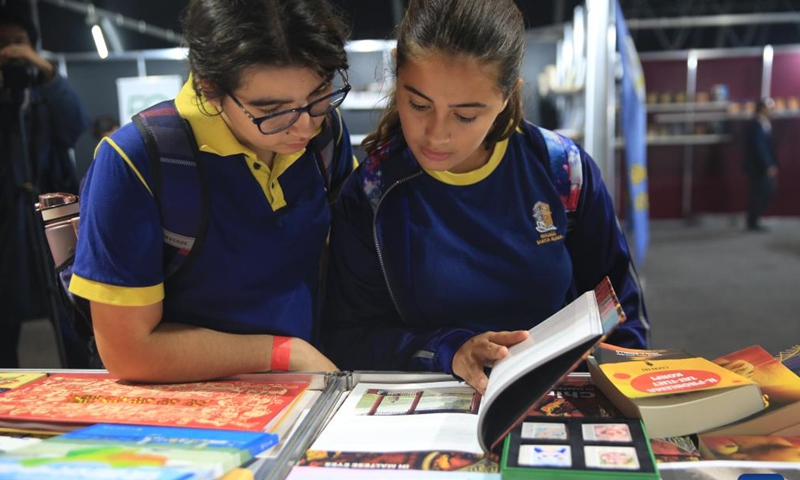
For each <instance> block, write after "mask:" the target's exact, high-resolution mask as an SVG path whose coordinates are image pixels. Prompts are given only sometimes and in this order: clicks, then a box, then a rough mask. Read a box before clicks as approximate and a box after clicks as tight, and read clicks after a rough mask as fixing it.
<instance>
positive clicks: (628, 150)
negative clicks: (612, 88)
mask: <svg viewBox="0 0 800 480" xmlns="http://www.w3.org/2000/svg"><path fill="white" fill-rule="evenodd" d="M616 11H617V50H619V53H620V56H621V57H622V85H621V89H622V93H621V98H620V103H621V110H620V112H621V114H622V136H623V137H624V140H625V157H624V158H625V165H626V167H627V169H628V172H627V173H628V175H627V177H628V193H629V195H628V196H629V200H630V202H629V204H628V209H627V211H628V222H627V223H628V230H629V231H630V232H632V234H633V255H634V257H633V258H634V262H635V263H636V264H637V265H641V264H642V262H643V261H644V256H645V253H646V252H647V244H648V243H649V240H650V235H649V220H650V202H649V197H648V193H647V110H646V106H645V90H644V72H643V71H642V64H641V63H640V62H639V55H638V54H637V52H636V46H635V45H634V44H633V39H632V38H631V35H630V32H629V31H628V26H627V25H625V18H624V17H623V16H622V8H620V6H619V2H617V8H616Z"/></svg>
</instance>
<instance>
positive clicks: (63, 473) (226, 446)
mask: <svg viewBox="0 0 800 480" xmlns="http://www.w3.org/2000/svg"><path fill="white" fill-rule="evenodd" d="M275 443H277V437H276V436H275V435H273V434H270V433H257V432H242V431H228V430H211V429H196V428H179V427H148V426H134V425H110V424H97V425H93V426H91V427H87V428H83V429H79V430H75V431H73V432H69V433H66V434H64V435H60V436H57V437H52V438H50V439H47V440H44V441H42V442H40V443H37V444H35V445H30V446H27V447H23V448H19V449H16V450H14V451H12V452H9V453H6V454H4V455H2V456H0V478H3V479H16V478H20V479H22V478H25V479H30V478H59V479H73V478H74V479H77V478H81V479H83V478H103V479H108V478H114V479H137V480H141V479H150V478H152V479H197V480H212V479H215V478H219V477H220V476H222V475H224V474H225V473H226V472H228V471H230V470H232V469H234V468H237V467H238V466H240V465H241V464H242V463H244V462H246V461H247V460H249V459H250V458H252V457H253V456H254V455H256V454H258V453H260V452H261V451H263V450H264V449H266V448H269V447H271V446H272V445H275Z"/></svg>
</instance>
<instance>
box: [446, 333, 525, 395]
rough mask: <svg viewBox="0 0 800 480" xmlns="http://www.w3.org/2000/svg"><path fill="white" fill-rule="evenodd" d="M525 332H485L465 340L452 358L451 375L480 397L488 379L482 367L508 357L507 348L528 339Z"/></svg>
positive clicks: (484, 390)
mask: <svg viewBox="0 0 800 480" xmlns="http://www.w3.org/2000/svg"><path fill="white" fill-rule="evenodd" d="M528 335H529V333H528V331H527V330H516V331H513V332H485V333H482V334H480V335H475V336H474V337H472V338H470V339H469V340H467V341H466V342H465V343H464V345H462V346H461V348H459V349H458V351H457V352H456V354H455V356H454V357H453V373H454V374H456V375H457V376H459V377H461V378H463V379H464V381H465V382H467V384H468V385H469V386H470V387H472V388H474V389H475V390H477V391H478V393H480V394H481V395H482V394H484V393H486V385H487V384H488V383H489V377H487V376H486V373H485V372H484V367H490V366H492V365H493V364H495V363H496V362H498V361H500V360H502V359H503V358H505V357H506V355H508V347H511V346H512V345H516V344H518V343H520V342H522V341H525V340H526V339H527V338H528Z"/></svg>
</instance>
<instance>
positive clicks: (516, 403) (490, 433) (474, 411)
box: [302, 279, 625, 473]
mask: <svg viewBox="0 0 800 480" xmlns="http://www.w3.org/2000/svg"><path fill="white" fill-rule="evenodd" d="M624 318H625V317H624V313H623V312H622V307H621V306H620V305H619V302H618V301H617V298H616V295H615V294H614V291H613V288H612V287H611V283H610V282H609V281H608V279H606V280H605V281H604V282H603V283H602V284H601V285H599V286H598V288H596V289H595V290H594V291H589V292H586V293H584V294H583V295H582V296H580V297H579V298H578V299H576V300H575V301H574V302H572V303H570V304H569V305H567V306H566V307H564V308H563V309H562V310H560V311H559V312H557V313H556V314H554V315H553V316H551V317H550V318H548V319H547V320H545V321H544V322H542V323H541V324H539V325H537V326H536V327H534V328H533V329H531V330H530V337H529V338H528V339H527V340H526V341H524V342H522V343H520V344H518V345H515V346H512V347H511V348H509V354H508V356H507V357H505V358H504V359H503V360H501V361H499V362H498V363H497V364H496V365H495V366H494V368H493V369H492V371H491V374H490V376H489V384H488V386H487V389H486V394H485V395H484V396H483V398H480V396H479V395H478V394H477V393H476V392H475V390H473V389H472V388H471V387H469V386H466V385H464V384H463V383H460V382H456V381H446V382H428V383H424V382H423V383H404V384H390V383H366V382H359V383H357V384H356V385H355V387H354V388H353V389H352V390H351V391H350V393H349V395H348V397H347V399H346V400H345V401H344V403H343V404H342V405H341V407H340V408H339V409H338V411H337V413H336V414H335V415H334V416H333V418H332V419H331V421H330V422H328V424H327V426H326V427H325V428H324V429H323V430H322V432H321V434H320V435H319V436H318V437H317V439H316V440H315V441H314V443H313V444H312V445H311V448H310V449H309V451H307V452H306V455H305V458H304V460H303V463H302V464H303V465H304V466H305V467H303V468H307V466H327V467H344V468H351V469H352V468H363V469H370V468H382V467H374V466H371V465H373V464H375V463H378V464H382V463H386V462H382V461H381V460H386V461H388V460H387V458H388V457H386V454H389V453H397V454H398V455H397V457H398V458H399V459H400V460H397V459H395V460H392V461H398V462H399V461H402V462H403V463H404V464H405V463H409V464H412V465H415V467H413V468H419V467H418V465H434V466H435V467H436V468H437V469H446V468H449V469H452V470H458V471H460V472H471V473H478V472H483V473H490V472H496V471H497V463H495V460H497V459H499V457H498V455H497V452H498V451H499V449H500V447H501V446H502V442H503V438H504V437H505V435H506V434H507V433H508V432H509V431H510V430H511V429H513V428H514V427H515V426H516V425H518V424H519V423H521V422H522V421H523V420H524V419H525V418H526V417H527V414H528V412H529V411H531V410H532V409H536V408H537V407H538V405H539V404H544V403H547V402H550V401H552V397H549V396H548V393H550V392H551V391H553V390H554V387H555V386H556V385H557V384H558V383H559V382H560V381H561V380H562V379H563V378H565V377H566V376H567V374H568V373H569V372H571V371H572V370H573V369H574V368H575V367H576V366H577V365H578V364H579V363H580V362H581V360H583V359H584V358H585V357H586V356H587V355H588V353H589V351H590V350H591V349H592V347H594V346H595V345H596V344H597V343H598V342H600V341H601V340H602V339H603V338H605V335H607V334H608V333H609V332H610V331H611V329H613V328H614V327H615V326H616V325H617V324H619V322H621V321H623V319H624ZM478 400H480V402H478ZM413 452H427V453H435V455H433V456H432V457H429V456H428V455H427V454H419V453H418V454H413ZM378 456H380V457H378ZM433 458H435V459H436V461H433V460H431V459H433ZM345 459H349V460H345ZM352 459H358V460H357V461H356V460H353V461H351V460H352ZM429 460H430V461H429ZM490 460H491V461H490ZM354 464H355V465H358V466H357V467H353V465H354ZM304 471H305V470H304Z"/></svg>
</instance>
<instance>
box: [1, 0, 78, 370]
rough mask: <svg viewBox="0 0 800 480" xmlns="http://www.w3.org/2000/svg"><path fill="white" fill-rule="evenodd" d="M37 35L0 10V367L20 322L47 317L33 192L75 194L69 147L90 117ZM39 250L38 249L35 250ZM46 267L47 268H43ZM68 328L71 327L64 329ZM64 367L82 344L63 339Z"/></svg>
mask: <svg viewBox="0 0 800 480" xmlns="http://www.w3.org/2000/svg"><path fill="white" fill-rule="evenodd" d="M36 38H37V34H36V31H35V29H34V27H33V24H32V23H31V22H30V19H29V18H27V17H26V16H25V15H24V13H23V12H21V11H17V10H14V9H11V8H10V7H5V8H2V9H0V69H1V70H0V132H1V133H2V134H1V135H0V274H1V275H2V278H3V287H2V288H0V308H2V313H0V367H4V368H14V367H18V366H19V360H18V357H17V346H18V343H19V336H20V327H21V325H22V322H23V321H24V320H27V319H35V318H43V317H47V316H48V315H49V314H50V313H49V312H47V308H46V307H47V305H48V300H47V294H48V291H47V287H46V286H47V282H46V279H45V278H42V275H43V273H42V272H43V268H42V266H43V265H44V261H43V257H42V256H43V255H46V247H45V246H43V244H39V243H37V242H38V240H37V236H36V230H35V229H36V228H41V227H40V225H39V224H38V223H37V222H38V218H37V217H36V216H35V215H34V214H32V213H31V212H32V211H33V208H34V203H35V202H36V200H37V198H38V195H39V194H40V193H46V192H56V191H61V192H69V193H77V189H78V180H77V177H76V174H75V166H74V164H73V161H72V159H71V158H70V153H69V150H70V149H71V148H72V147H73V146H74V145H75V142H76V141H77V140H78V137H80V135H81V134H82V133H83V132H84V131H85V130H86V128H87V127H88V126H89V117H88V116H87V114H86V111H85V110H84V107H83V105H82V103H81V101H80V99H79V98H78V95H77V94H76V93H75V91H74V90H73V89H72V87H71V86H70V84H69V83H68V82H67V80H66V79H65V78H64V77H62V76H61V75H59V73H58V71H57V70H56V68H55V66H54V65H53V64H52V63H50V62H49V61H47V60H46V59H44V58H42V56H41V55H39V54H38V53H37V52H36V50H35V49H34V44H35V43H36ZM42 250H44V251H42ZM49 273H52V272H48V274H49ZM62 330H65V331H67V332H69V331H70V329H67V328H63V329H62ZM64 340H65V348H66V352H67V363H68V365H67V366H69V367H83V366H85V364H84V362H85V361H86V358H87V357H86V354H87V352H85V347H84V346H83V345H81V344H80V343H78V340H77V337H76V338H74V339H72V338H65V339H64Z"/></svg>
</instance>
